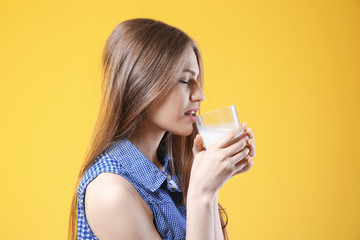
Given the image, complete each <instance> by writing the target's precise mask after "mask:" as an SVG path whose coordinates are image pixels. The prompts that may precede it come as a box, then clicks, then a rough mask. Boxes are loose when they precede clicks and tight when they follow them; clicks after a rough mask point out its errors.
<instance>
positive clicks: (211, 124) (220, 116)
mask: <svg viewBox="0 0 360 240" xmlns="http://www.w3.org/2000/svg"><path fill="white" fill-rule="evenodd" d="M195 122H196V126H197V128H198V130H199V133H200V135H201V137H202V139H203V142H204V145H205V148H208V147H210V146H211V144H213V143H214V142H215V141H216V140H218V139H219V138H221V137H222V136H224V135H225V134H226V133H228V132H230V131H231V130H233V129H235V128H238V127H240V122H239V118H238V115H237V112H236V107H235V105H231V106H228V107H224V108H220V109H217V110H214V111H211V112H207V113H204V114H201V115H199V116H197V117H196V121H195Z"/></svg>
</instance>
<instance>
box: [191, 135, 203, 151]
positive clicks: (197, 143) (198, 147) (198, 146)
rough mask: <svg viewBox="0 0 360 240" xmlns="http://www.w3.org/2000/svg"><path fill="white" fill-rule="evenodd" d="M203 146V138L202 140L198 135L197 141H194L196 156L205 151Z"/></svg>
mask: <svg viewBox="0 0 360 240" xmlns="http://www.w3.org/2000/svg"><path fill="white" fill-rule="evenodd" d="M202 144H203V141H202V138H201V136H200V134H197V135H196V137H195V139H194V144H193V153H194V155H195V154H197V153H199V152H201V151H202V150H203V146H202Z"/></svg>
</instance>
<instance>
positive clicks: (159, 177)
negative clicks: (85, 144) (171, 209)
mask: <svg viewBox="0 0 360 240" xmlns="http://www.w3.org/2000/svg"><path fill="white" fill-rule="evenodd" d="M160 150H161V151H160V152H161V153H162V154H161V155H162V156H161V157H163V164H164V171H165V172H166V170H167V167H168V154H167V153H165V155H163V154H164V148H162V149H160ZM106 152H107V153H108V154H109V155H110V156H112V157H113V158H114V159H115V160H116V161H117V162H118V163H119V164H120V165H121V166H123V167H124V168H125V169H126V171H127V172H128V173H129V174H130V175H131V176H132V178H133V179H134V180H135V181H136V182H138V183H140V184H141V185H143V186H144V187H145V188H147V189H149V190H150V191H151V192H155V191H156V190H157V189H158V188H160V186H161V185H162V184H163V183H164V181H165V180H166V179H167V177H166V175H165V173H163V172H162V171H160V169H159V168H158V167H156V166H155V164H153V163H152V162H151V161H150V160H149V159H148V158H146V157H145V155H144V154H143V153H142V152H141V151H140V150H139V149H138V148H137V147H136V146H135V145H134V144H133V143H132V142H131V141H129V140H128V139H120V140H117V141H115V142H114V143H113V144H112V145H111V146H110V147H109V148H107V149H106Z"/></svg>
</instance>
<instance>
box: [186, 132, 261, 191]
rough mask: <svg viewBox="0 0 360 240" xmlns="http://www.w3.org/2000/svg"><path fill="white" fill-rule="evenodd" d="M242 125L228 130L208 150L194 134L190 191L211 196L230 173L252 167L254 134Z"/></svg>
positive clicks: (229, 176)
mask: <svg viewBox="0 0 360 240" xmlns="http://www.w3.org/2000/svg"><path fill="white" fill-rule="evenodd" d="M243 126H244V125H243ZM245 128H246V125H245ZM245 128H242V127H240V128H237V129H235V130H233V131H231V132H229V133H228V134H226V135H225V136H224V137H222V138H221V139H219V140H217V141H216V142H215V143H213V144H212V145H211V146H210V147H209V148H208V149H207V150H204V148H203V146H202V139H201V136H200V135H197V136H196V138H195V140H194V146H193V153H194V162H193V166H192V169H191V176H190V184H189V191H191V190H192V189H196V190H193V191H197V192H198V193H199V194H210V196H212V195H214V194H216V193H217V192H218V190H219V189H220V188H221V187H222V186H223V185H224V184H225V182H226V181H227V180H228V179H230V178H231V177H232V176H235V175H237V174H239V173H242V172H245V171H248V170H249V169H250V168H251V166H252V157H253V156H255V147H254V142H253V139H254V137H253V134H252V131H249V130H246V129H245ZM249 141H250V142H249ZM248 144H249V145H248ZM247 157H248V158H247ZM250 164H251V166H249V165H250Z"/></svg>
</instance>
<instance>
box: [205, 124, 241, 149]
mask: <svg viewBox="0 0 360 240" xmlns="http://www.w3.org/2000/svg"><path fill="white" fill-rule="evenodd" d="M244 132H245V130H244V129H243V128H242V127H239V128H236V129H234V130H232V131H230V132H228V133H227V134H226V135H225V136H223V137H221V138H220V139H219V140H217V141H216V142H214V143H213V144H212V147H216V148H224V147H227V146H229V144H230V143H231V142H232V141H233V140H234V139H236V138H238V137H239V136H241V135H242V134H243V133H244Z"/></svg>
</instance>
